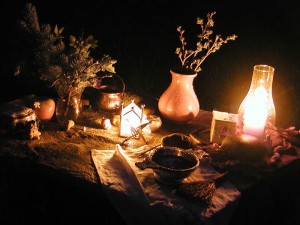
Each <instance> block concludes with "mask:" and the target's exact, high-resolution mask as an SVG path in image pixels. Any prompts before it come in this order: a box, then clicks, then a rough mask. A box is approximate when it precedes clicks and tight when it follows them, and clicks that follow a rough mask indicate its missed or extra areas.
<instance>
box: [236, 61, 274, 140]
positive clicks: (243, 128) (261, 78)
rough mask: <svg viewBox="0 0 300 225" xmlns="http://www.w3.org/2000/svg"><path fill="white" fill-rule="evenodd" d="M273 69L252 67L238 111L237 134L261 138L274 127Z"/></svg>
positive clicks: (266, 66)
mask: <svg viewBox="0 0 300 225" xmlns="http://www.w3.org/2000/svg"><path fill="white" fill-rule="evenodd" d="M273 75H274V68H273V67H271V66H268V65H256V66H254V71H253V76H252V81H251V85H250V89H249V91H248V93H247V95H246V97H245V98H244V100H243V102H242V103H241V105H240V107H239V110H238V124H237V132H238V133H245V134H249V135H252V136H256V137H258V138H263V134H264V132H266V134H267V133H268V132H269V130H272V129H273V127H274V125H275V106H274V102H273V97H272V82H273Z"/></svg>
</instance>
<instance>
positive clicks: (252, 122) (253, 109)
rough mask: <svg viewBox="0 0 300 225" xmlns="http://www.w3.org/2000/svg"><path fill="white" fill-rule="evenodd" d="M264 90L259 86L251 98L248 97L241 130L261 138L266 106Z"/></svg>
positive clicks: (265, 117)
mask: <svg viewBox="0 0 300 225" xmlns="http://www.w3.org/2000/svg"><path fill="white" fill-rule="evenodd" d="M265 99H266V91H265V89H264V88H262V87H259V88H257V89H256V90H255V92H254V95H253V96H252V98H249V99H248V101H247V103H246V106H245V113H244V126H243V132H244V133H245V134H249V135H252V136H256V137H258V138H261V137H262V135H263V132H264V129H265V124H266V119H267V107H266V103H265Z"/></svg>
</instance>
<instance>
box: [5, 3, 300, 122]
mask: <svg viewBox="0 0 300 225" xmlns="http://www.w3.org/2000/svg"><path fill="white" fill-rule="evenodd" d="M31 2H32V3H33V4H34V5H35V6H36V8H37V12H38V16H39V20H40V23H49V24H51V25H53V26H54V25H55V24H57V25H58V26H59V27H65V30H64V33H63V34H64V35H65V37H68V36H69V34H73V35H79V34H81V33H82V32H84V33H85V34H87V35H88V34H93V35H94V37H95V38H96V39H97V40H98V41H99V48H97V49H96V50H95V51H93V52H92V55H93V56H94V57H95V58H96V59H98V58H100V57H101V56H102V54H109V55H111V56H112V57H113V58H115V59H117V60H118V62H117V64H116V71H117V73H118V74H119V75H120V76H122V77H123V79H124V81H125V84H126V89H127V90H128V91H134V92H136V93H142V94H143V95H145V96H150V97H151V98H153V99H158V98H159V97H160V95H161V94H162V93H163V91H164V90H165V89H166V88H167V86H168V85H169V83H170V80H171V75H170V73H169V69H170V68H171V67H172V66H173V65H175V64H176V63H178V58H177V55H175V49H176V47H179V45H180V43H179V39H178V33H177V31H176V28H177V26H178V25H182V26H183V28H184V29H185V30H186V37H187V39H188V43H194V42H193V40H192V38H195V37H196V33H197V28H198V27H197V25H196V17H197V16H198V17H202V18H205V17H206V13H207V12H209V11H216V12H217V14H216V15H215V16H214V20H215V26H214V32H215V34H221V35H222V36H223V37H225V36H228V35H231V34H236V35H238V38H237V39H236V40H235V41H233V42H229V43H227V44H225V45H223V46H222V47H221V49H220V50H219V51H217V52H216V53H214V54H212V55H210V56H209V57H208V58H207V59H206V60H205V62H204V63H203V64H202V71H201V72H200V73H199V75H198V76H197V77H196V78H195V80H194V88H195V91H196V94H197V96H198V98H199V101H200V108H201V109H204V110H219V111H227V112H232V113H236V112H237V108H238V106H239V105H240V103H241V101H242V100H243V98H244V97H245V95H246V93H247V91H248V88H249V85H250V81H251V77H252V72H253V66H254V65H256V64H267V65H270V66H273V67H274V68H275V74H274V81H273V98H274V103H275V107H276V113H277V120H276V124H277V126H280V127H287V126H290V125H295V126H297V127H299V126H300V119H299V113H300V107H299V103H300V95H299V89H298V85H297V84H298V83H299V79H300V78H299V67H300V64H299V60H298V59H299V50H300V45H299V40H300V15H299V13H298V12H297V7H296V6H295V3H294V1H291V0H286V1H272V2H270V1H258V0H257V1H250V0H245V1H239V0H231V1H220V0H202V1H201V0H197V1H196V0H184V1H179V0H173V1H171V0H151V1H150V0H145V1H138V0H123V1H121V0H98V1H90V0H86V1H82V2H79V3H75V2H73V1H31ZM24 4H25V1H9V2H4V1H3V2H1V9H2V11H3V12H5V14H4V13H1V20H0V21H1V25H0V29H1V53H0V55H1V68H0V69H1V71H0V72H1V73H0V79H1V85H0V89H1V92H0V101H1V102H4V101H7V100H11V99H14V98H16V97H19V96H22V95H24V94H28V93H32V92H36V94H45V88H44V87H35V88H36V89H35V90H33V89H30V88H28V87H27V86H26V84H27V81H24V80H22V79H21V78H16V77H13V76H12V71H11V66H12V61H11V58H10V57H9V55H10V53H11V52H12V51H13V50H12V49H10V47H9V43H10V42H12V41H13V40H14V38H16V37H15V36H14V35H13V32H12V30H13V26H14V24H15V23H16V21H17V20H18V19H20V18H21V15H22V14H21V13H22V10H23V8H24ZM189 38H191V39H189ZM4 88H8V91H7V90H4ZM41 90H43V91H41Z"/></svg>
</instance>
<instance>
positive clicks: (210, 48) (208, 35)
mask: <svg viewBox="0 0 300 225" xmlns="http://www.w3.org/2000/svg"><path fill="white" fill-rule="evenodd" d="M215 14H216V12H210V13H208V14H207V21H206V23H205V21H204V20H203V19H201V18H197V24H198V25H200V28H201V33H200V34H199V35H197V37H198V42H197V43H196V49H187V48H186V45H187V42H186V40H185V37H184V32H185V30H183V29H182V27H181V26H178V27H177V31H178V32H179V40H180V42H181V47H180V48H176V52H175V53H176V54H177V55H178V57H179V59H180V62H181V65H182V67H183V68H185V69H190V70H192V71H194V72H196V73H198V72H200V71H201V67H200V66H201V64H202V63H203V62H204V60H205V59H206V58H207V57H208V56H209V55H210V54H212V53H215V52H216V51H217V50H219V49H220V48H221V46H222V45H223V44H226V43H227V42H228V41H233V40H235V39H236V38H237V36H236V35H235V34H233V35H230V36H228V37H226V38H225V39H223V38H222V37H221V35H219V34H218V35H215V37H212V35H213V30H212V27H213V26H214V20H213V16H214V15H215ZM200 53H202V54H200Z"/></svg>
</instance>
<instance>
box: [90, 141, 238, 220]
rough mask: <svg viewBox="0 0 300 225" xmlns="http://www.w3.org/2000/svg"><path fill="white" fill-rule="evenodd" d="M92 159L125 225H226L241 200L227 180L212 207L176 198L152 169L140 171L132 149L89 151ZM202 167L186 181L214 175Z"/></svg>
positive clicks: (216, 192)
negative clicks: (157, 179)
mask: <svg viewBox="0 0 300 225" xmlns="http://www.w3.org/2000/svg"><path fill="white" fill-rule="evenodd" d="M91 154H92V159H93V162H94V164H95V167H96V169H97V172H98V175H99V178H100V182H101V184H102V186H103V189H104V192H105V193H106V195H107V197H108V199H109V200H110V201H111V202H112V204H113V205H114V207H115V208H116V210H117V211H118V212H119V213H120V215H121V216H122V218H123V219H124V221H125V222H126V223H127V224H128V225H141V224H143V225H147V224H149V225H150V224H157V225H160V224H164V225H175V224H176V225H181V224H182V225H187V224H191V225H194V224H197V225H199V224H216V225H226V224H228V222H229V220H230V218H231V216H232V214H233V212H234V210H235V208H236V206H237V205H238V202H239V199H240V192H239V191H238V190H237V189H236V188H235V187H234V186H233V185H232V184H231V183H230V182H228V181H226V182H223V183H222V184H221V185H220V186H218V187H217V189H216V191H215V193H214V196H213V198H212V204H211V205H210V206H207V205H206V204H204V203H203V202H202V201H200V200H199V201H191V200H188V199H185V198H182V197H180V196H178V195H177V194H176V193H175V189H174V187H172V186H169V185H165V184H160V183H157V182H156V180H155V178H154V176H153V171H152V169H146V170H140V169H139V168H137V167H136V166H135V164H134V163H135V162H137V161H142V159H141V158H139V157H138V156H137V155H138V154H137V151H135V149H132V150H123V149H122V148H121V147H120V146H119V145H117V146H116V150H97V149H92V151H91ZM216 174H217V172H216V171H215V170H214V169H212V168H211V167H210V166H209V165H202V164H201V163H200V166H199V168H198V169H197V170H196V171H195V172H194V173H193V174H192V175H191V176H190V177H189V178H188V181H200V180H202V181H204V180H206V179H209V178H212V177H214V176H216Z"/></svg>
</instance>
